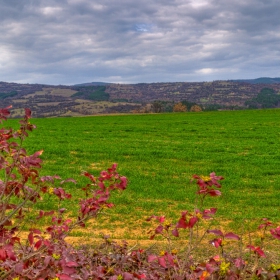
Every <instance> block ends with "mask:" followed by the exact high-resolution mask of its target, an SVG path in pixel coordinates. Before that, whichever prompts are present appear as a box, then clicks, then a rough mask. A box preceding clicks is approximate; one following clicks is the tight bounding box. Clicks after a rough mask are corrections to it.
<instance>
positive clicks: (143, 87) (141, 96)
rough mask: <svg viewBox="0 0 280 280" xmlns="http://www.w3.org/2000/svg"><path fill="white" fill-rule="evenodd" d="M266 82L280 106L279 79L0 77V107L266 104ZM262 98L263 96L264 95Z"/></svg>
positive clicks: (81, 111) (118, 109)
mask: <svg viewBox="0 0 280 280" xmlns="http://www.w3.org/2000/svg"><path fill="white" fill-rule="evenodd" d="M261 79H265V80H263V81H266V82H268V81H270V80H267V79H268V78H261ZM277 79H279V78H274V81H278V80H277ZM263 88H270V89H271V92H272V93H271V92H270V93H269V94H272V95H273V103H269V104H270V105H269V107H280V99H279V98H280V95H279V94H280V82H279V83H269V84H267V83H253V82H252V83H249V82H243V81H213V82H193V83H191V82H177V83H150V84H148V83H147V84H146V83H141V84H106V83H88V84H81V85H74V86H63V85H59V86H52V85H42V84H16V83H6V82H0V107H5V106H8V105H12V106H13V111H12V112H13V115H12V116H13V117H14V118H16V117H19V116H21V115H22V113H21V110H22V109H23V108H25V107H29V108H30V109H31V110H32V111H33V115H34V117H54V116H83V115H94V114H110V113H127V112H136V113H138V112H153V109H154V107H153V103H154V102H156V101H157V102H160V104H161V107H160V108H161V109H160V111H172V108H173V106H174V104H175V103H178V102H181V101H187V102H189V103H190V104H198V105H200V106H201V107H202V108H203V109H204V110H210V109H244V108H250V106H251V107H252V106H253V108H265V107H266V106H268V105H267V104H268V103H267V102H265V101H264V102H263V103H260V102H259V101H258V100H260V98H258V94H260V92H261V90H262V89H263ZM261 98H262V100H263V99H265V98H266V96H264V97H263V96H262V97H261ZM269 98H270V99H271V96H270V97H269ZM278 99H279V100H278ZM252 102H253V103H252ZM252 104H253V105H252ZM264 104H265V105H264Z"/></svg>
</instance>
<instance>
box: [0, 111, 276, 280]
mask: <svg viewBox="0 0 280 280" xmlns="http://www.w3.org/2000/svg"><path fill="white" fill-rule="evenodd" d="M9 114H10V112H9V108H5V109H0V121H2V120H6V118H7V117H8V116H9ZM30 117H31V111H30V110H29V109H25V117H24V119H23V120H21V121H20V128H19V130H17V131H15V130H13V129H5V128H2V129H0V170H1V171H0V172H1V173H0V174H1V179H0V207H1V214H0V279H13V280H20V279H38V280H43V279H46V280H47V279H49V280H50V279H52V280H59V279H61V280H70V279H112V280H121V279H124V280H130V279H178V280H180V279H201V280H202V279H245V278H248V277H249V278H253V279H279V278H280V265H279V264H271V265H270V266H269V267H268V268H264V267H262V266H261V264H260V259H261V258H264V257H265V252H264V250H263V248H262V247H263V240H264V237H265V235H266V234H267V230H268V228H270V231H269V233H270V234H271V236H273V237H274V238H276V239H280V226H278V227H276V228H273V224H272V223H271V222H270V221H269V220H267V219H264V220H263V222H262V224H261V225H260V226H259V229H260V230H262V231H263V235H262V237H261V244H258V245H259V246H255V244H252V242H250V244H248V245H247V246H245V248H247V250H248V253H249V261H247V259H245V258H244V256H245V255H246V254H245V253H246V252H245V248H244V249H243V247H244V246H243V242H242V238H241V237H240V236H238V235H236V234H234V233H232V232H228V233H223V232H222V231H221V230H219V229H210V226H209V227H208V229H207V230H206V231H203V232H202V231H201V230H199V226H200V225H202V224H203V223H204V221H205V220H206V221H208V220H211V219H212V218H213V217H214V215H215V213H216V211H217V209H216V208H209V209H204V207H203V205H204V201H205V199H206V198H207V197H208V196H220V195H221V191H220V189H221V184H220V180H222V179H223V178H222V177H221V176H216V175H215V173H211V174H210V176H209V177H203V176H197V175H194V176H193V179H194V180H195V181H196V184H197V203H196V204H197V207H196V208H195V209H194V211H193V212H189V211H183V212H182V213H181V217H180V218H179V220H178V221H177V223H174V224H172V223H169V222H167V221H166V219H165V217H164V216H151V217H150V218H149V219H148V220H149V221H151V220H155V221H156V222H157V223H158V224H157V225H156V228H155V230H153V231H152V236H151V239H153V238H155V236H157V235H160V236H162V237H163V238H164V239H165V240H166V241H167V250H166V251H162V252H160V253H159V254H155V253H152V252H151V250H150V249H147V250H143V249H137V250H134V249H132V248H129V246H128V244H127V242H125V241H123V243H121V244H118V243H116V242H113V241H110V239H109V237H108V236H104V243H103V244H101V245H100V246H95V247H93V249H92V248H90V247H89V246H80V247H79V248H75V247H74V246H72V245H71V244H69V243H67V242H66V240H65V238H66V237H67V235H69V233H70V232H71V230H73V229H74V228H76V227H85V224H86V221H88V220H89V219H92V218H95V217H96V216H97V215H98V214H99V213H101V212H102V211H103V209H104V208H111V207H113V204H111V203H110V202H109V199H110V196H111V192H112V191H115V190H121V191H122V190H124V189H125V188H126V186H127V179H126V177H124V176H120V175H119V174H118V173H117V170H116V168H117V165H116V164H113V165H112V167H111V168H109V169H108V170H107V171H102V172H101V173H100V176H99V177H94V176H93V175H92V174H90V173H88V172H84V173H83V174H82V175H83V176H86V177H87V178H88V179H89V180H90V183H89V184H87V185H86V186H85V187H83V188H81V191H82V192H83V196H82V197H83V198H81V199H80V202H79V211H78V213H77V218H76V219H75V220H73V219H68V218H67V217H64V216H65V212H66V209H64V208H61V202H62V201H63V200H65V199H71V198H72V196H71V194H70V193H68V192H66V191H65V189H64V188H63V186H64V185H65V184H67V183H75V181H74V180H72V179H67V180H61V178H60V177H59V176H57V175H56V176H40V175H39V170H40V168H41V159H40V158H39V157H40V155H41V154H42V151H38V152H35V153H34V154H32V155H28V154H27V152H26V150H25V149H24V148H23V142H24V140H25V138H26V137H27V136H28V133H29V132H30V131H32V130H33V129H34V128H35V126H34V125H32V124H31V123H30V122H29V119H30ZM48 195H53V196H55V197H57V198H58V209H56V210H52V211H43V210H38V213H37V214H35V213H33V215H34V218H33V219H34V220H35V219H46V221H45V224H47V223H49V224H48V226H46V228H45V229H44V230H42V229H40V228H31V229H29V231H28V234H27V237H26V238H24V237H21V235H19V233H20V231H21V230H22V229H23V227H24V226H25V225H26V223H27V222H28V212H27V210H26V209H27V208H30V204H33V205H35V204H36V205H38V204H39V203H40V201H41V200H43V199H44V198H45V197H46V196H48ZM32 208H33V209H34V207H32ZM33 211H34V212H35V210H33ZM35 216H36V218H35ZM203 228H204V227H203ZM182 234H186V238H187V239H188V243H187V244H188V245H187V246H186V249H184V250H183V251H182V252H178V251H177V250H175V248H174V246H173V243H172V242H173V240H174V238H177V237H179V235H182ZM207 234H214V235H215V236H216V238H214V239H212V240H211V241H210V244H211V245H213V246H214V247H215V248H217V250H219V252H218V254H217V255H215V256H214V257H212V258H210V259H209V260H207V261H204V262H198V261H196V260H195V259H194V257H193V253H194V252H195V251H196V250H197V249H198V246H199V245H200V244H201V243H202V240H203V239H204V238H205V237H206V235H207ZM226 240H235V241H237V242H240V251H239V255H238V256H232V255H231V254H229V253H228V252H227V250H226V249H227V245H226ZM242 246H243V247H242ZM250 260H253V261H252V262H250Z"/></svg>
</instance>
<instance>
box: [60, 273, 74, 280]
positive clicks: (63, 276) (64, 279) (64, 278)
mask: <svg viewBox="0 0 280 280" xmlns="http://www.w3.org/2000/svg"><path fill="white" fill-rule="evenodd" d="M56 276H57V277H58V278H59V280H73V279H74V278H72V277H70V276H69V275H67V274H56Z"/></svg>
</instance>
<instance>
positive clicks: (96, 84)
mask: <svg viewBox="0 0 280 280" xmlns="http://www.w3.org/2000/svg"><path fill="white" fill-rule="evenodd" d="M110 84H111V83H104V82H91V83H83V84H76V85H73V87H85V86H106V85H110Z"/></svg>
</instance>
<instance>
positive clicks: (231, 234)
mask: <svg viewBox="0 0 280 280" xmlns="http://www.w3.org/2000/svg"><path fill="white" fill-rule="evenodd" d="M225 238H228V239H233V240H239V239H240V237H239V236H238V235H236V234H234V233H232V232H229V233H227V234H225Z"/></svg>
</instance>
